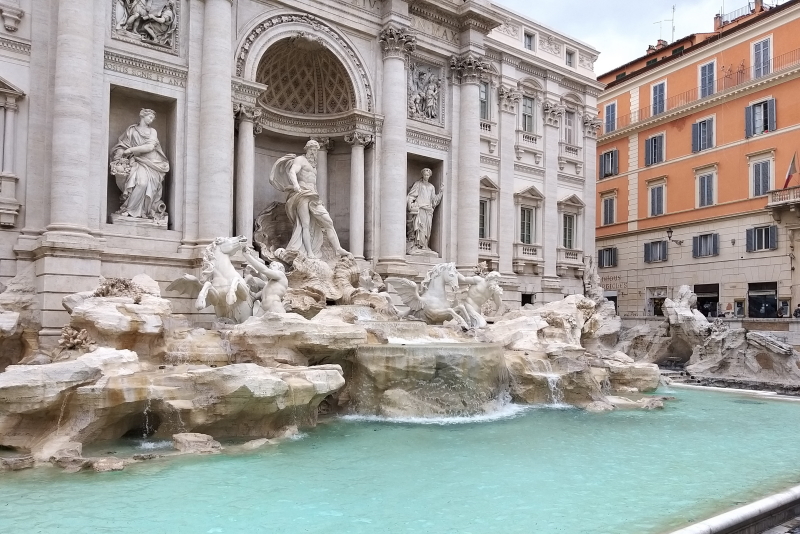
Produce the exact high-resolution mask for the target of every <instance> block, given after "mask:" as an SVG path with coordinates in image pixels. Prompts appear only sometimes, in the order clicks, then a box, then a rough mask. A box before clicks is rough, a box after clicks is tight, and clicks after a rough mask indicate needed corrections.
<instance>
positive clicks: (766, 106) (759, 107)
mask: <svg viewBox="0 0 800 534" xmlns="http://www.w3.org/2000/svg"><path fill="white" fill-rule="evenodd" d="M744 129H745V133H744V135H745V137H752V136H754V135H758V134H761V133H764V132H772V131H774V130H776V129H777V123H776V107H775V99H774V98H770V99H768V100H765V101H764V102H759V103H757V104H753V105H752V106H747V107H746V108H745V112H744Z"/></svg>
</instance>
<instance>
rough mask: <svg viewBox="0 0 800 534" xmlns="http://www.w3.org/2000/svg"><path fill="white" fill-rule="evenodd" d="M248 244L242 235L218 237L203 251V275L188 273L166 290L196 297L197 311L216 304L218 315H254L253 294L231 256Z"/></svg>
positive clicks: (239, 317) (234, 318) (238, 319)
mask: <svg viewBox="0 0 800 534" xmlns="http://www.w3.org/2000/svg"><path fill="white" fill-rule="evenodd" d="M246 244H247V239H246V238H244V237H242V236H238V237H218V238H216V239H215V240H214V241H213V242H211V244H209V245H208V246H207V247H206V248H205V250H204V251H203V270H202V272H201V273H200V279H198V278H196V277H194V276H192V275H190V274H185V275H183V276H182V277H181V278H178V279H177V280H175V281H174V282H172V283H171V284H170V285H169V286H167V291H177V292H179V293H181V294H183V295H190V296H192V297H197V300H195V309H197V311H200V310H203V309H205V308H207V307H209V306H214V312H215V313H216V315H217V317H219V318H224V319H231V320H232V321H234V322H236V323H243V322H244V321H246V320H247V319H248V318H249V317H250V316H251V315H253V298H252V297H251V296H250V291H249V290H248V288H247V284H246V283H245V281H244V278H242V275H240V274H239V272H238V271H237V270H236V267H234V266H233V263H231V258H230V257H231V256H233V255H234V254H236V253H237V252H239V251H240V250H241V249H242V247H243V246H245V245H246Z"/></svg>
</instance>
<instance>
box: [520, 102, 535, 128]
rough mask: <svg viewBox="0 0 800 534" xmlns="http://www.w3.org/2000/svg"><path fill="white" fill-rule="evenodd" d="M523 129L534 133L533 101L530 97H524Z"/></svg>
mask: <svg viewBox="0 0 800 534" xmlns="http://www.w3.org/2000/svg"><path fill="white" fill-rule="evenodd" d="M522 129H523V131H526V132H528V133H533V99H532V98H530V97H528V96H523V97H522Z"/></svg>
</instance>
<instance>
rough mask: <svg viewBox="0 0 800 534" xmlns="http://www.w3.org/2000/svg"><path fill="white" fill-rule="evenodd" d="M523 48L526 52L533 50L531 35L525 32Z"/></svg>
mask: <svg viewBox="0 0 800 534" xmlns="http://www.w3.org/2000/svg"><path fill="white" fill-rule="evenodd" d="M524 42H525V48H526V49H528V50H533V34H532V33H528V32H525V40H524Z"/></svg>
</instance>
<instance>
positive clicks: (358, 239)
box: [344, 132, 372, 259]
mask: <svg viewBox="0 0 800 534" xmlns="http://www.w3.org/2000/svg"><path fill="white" fill-rule="evenodd" d="M344 140H345V141H346V142H347V143H349V144H350V145H351V146H352V147H353V148H352V152H351V153H350V253H351V254H352V255H353V256H355V257H356V258H361V259H363V258H364V203H365V201H366V199H365V197H364V146H365V145H368V144H369V143H371V142H372V136H371V135H367V134H364V133H361V132H354V133H353V134H352V135H347V136H345V138H344Z"/></svg>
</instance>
